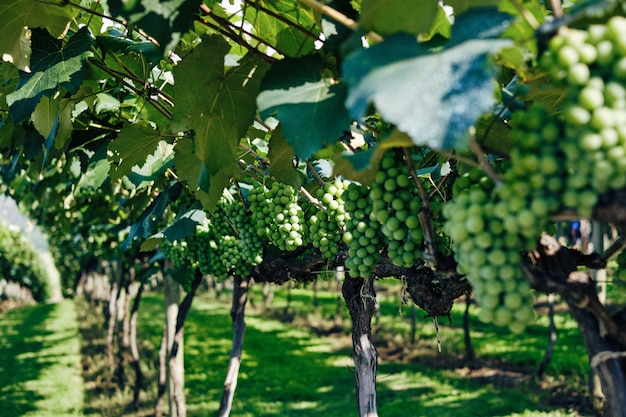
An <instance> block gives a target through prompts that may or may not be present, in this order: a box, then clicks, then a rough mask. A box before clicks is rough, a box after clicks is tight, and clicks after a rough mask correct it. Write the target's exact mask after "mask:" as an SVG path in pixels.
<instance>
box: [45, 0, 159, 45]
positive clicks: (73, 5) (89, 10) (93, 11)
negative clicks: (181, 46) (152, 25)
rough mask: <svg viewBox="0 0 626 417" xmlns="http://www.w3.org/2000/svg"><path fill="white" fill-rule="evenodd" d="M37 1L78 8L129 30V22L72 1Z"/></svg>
mask: <svg viewBox="0 0 626 417" xmlns="http://www.w3.org/2000/svg"><path fill="white" fill-rule="evenodd" d="M36 1H38V2H40V3H46V4H54V5H56V6H60V7H64V6H66V5H70V6H72V7H75V8H77V9H79V10H82V11H84V12H86V13H90V14H92V15H94V16H98V17H101V18H103V19H109V20H111V21H113V22H115V23H119V24H120V25H122V26H124V27H125V28H126V29H127V30H128V22H127V21H126V20H120V19H116V18H114V17H111V16H107V15H106V14H104V13H99V12H97V11H95V10H91V9H88V8H86V7H83V6H81V5H80V4H76V3H72V2H71V1H69V0H65V1H63V2H61V3H57V2H54V1H47V0H36ZM134 30H135V31H136V32H137V33H139V34H140V35H141V36H143V37H144V38H146V39H147V40H148V41H150V43H153V44H155V45H157V46H160V44H159V41H157V40H156V39H154V38H153V37H152V36H150V35H148V34H147V33H146V32H144V31H143V30H141V29H134Z"/></svg>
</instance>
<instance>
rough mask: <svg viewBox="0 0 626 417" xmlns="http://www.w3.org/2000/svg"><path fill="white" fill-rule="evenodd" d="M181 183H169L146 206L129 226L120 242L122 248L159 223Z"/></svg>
mask: <svg viewBox="0 0 626 417" xmlns="http://www.w3.org/2000/svg"><path fill="white" fill-rule="evenodd" d="M180 190H181V185H180V183H178V182H173V183H171V184H169V185H168V186H167V187H165V189H164V190H163V191H161V193H160V194H159V195H158V196H157V197H156V198H155V199H154V200H153V201H152V202H151V203H150V204H149V205H148V207H146V209H145V210H144V211H143V213H141V215H140V216H139V218H138V219H137V221H135V223H134V224H133V225H132V226H131V227H130V231H129V233H128V236H127V237H126V240H125V241H124V242H123V243H122V246H121V247H122V250H126V249H128V248H129V247H130V245H131V244H132V242H133V240H135V239H136V238H141V239H145V238H148V237H149V236H150V235H151V234H152V233H153V232H154V230H155V229H156V227H157V225H158V224H159V219H161V216H162V215H163V213H164V212H165V209H166V208H167V205H168V203H169V202H170V200H172V199H174V198H175V197H176V196H178V194H180Z"/></svg>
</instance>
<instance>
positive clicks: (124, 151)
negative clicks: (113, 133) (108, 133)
mask: <svg viewBox="0 0 626 417" xmlns="http://www.w3.org/2000/svg"><path fill="white" fill-rule="evenodd" d="M162 140H163V137H162V136H161V134H160V133H159V131H158V130H154V129H153V128H152V127H151V126H150V125H149V124H148V123H127V124H125V125H124V127H123V128H122V130H121V131H120V133H119V134H118V135H117V138H115V139H114V140H113V141H112V142H111V143H110V144H109V152H110V153H111V154H112V155H111V156H110V157H109V160H110V162H111V164H112V169H111V178H112V179H114V180H115V179H118V178H121V177H123V176H124V175H129V174H130V173H131V171H132V169H133V167H134V166H139V167H141V166H143V165H144V163H145V162H146V159H147V158H148V157H149V156H150V155H152V154H153V153H154V151H155V150H156V149H157V145H158V144H159V142H160V141H162Z"/></svg>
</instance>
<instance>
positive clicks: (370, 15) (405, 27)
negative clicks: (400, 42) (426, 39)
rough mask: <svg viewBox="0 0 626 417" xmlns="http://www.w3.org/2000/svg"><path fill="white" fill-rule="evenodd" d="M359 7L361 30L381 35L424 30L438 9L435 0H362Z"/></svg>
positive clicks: (426, 29)
mask: <svg viewBox="0 0 626 417" xmlns="http://www.w3.org/2000/svg"><path fill="white" fill-rule="evenodd" d="M361 7H362V9H361V19H360V20H359V24H360V26H361V27H362V28H363V30H365V31H374V32H376V33H378V34H380V35H383V36H388V35H391V34H394V33H398V32H405V33H412V34H414V35H419V34H420V33H423V32H426V31H428V30H429V29H430V28H431V27H432V26H433V24H434V23H435V20H436V18H437V11H438V10H439V9H440V7H439V5H438V1H437V0H422V1H415V0H364V1H363V3H362V6H361Z"/></svg>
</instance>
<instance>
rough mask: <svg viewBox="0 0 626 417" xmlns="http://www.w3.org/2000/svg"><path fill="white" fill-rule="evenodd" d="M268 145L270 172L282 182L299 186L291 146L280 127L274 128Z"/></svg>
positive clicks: (300, 181) (297, 172)
mask: <svg viewBox="0 0 626 417" xmlns="http://www.w3.org/2000/svg"><path fill="white" fill-rule="evenodd" d="M269 146H270V150H269V154H268V157H269V159H270V174H271V175H272V176H273V177H274V178H276V180H278V181H280V182H282V183H285V184H289V185H292V186H294V187H296V188H299V187H300V186H301V185H302V178H301V175H300V171H298V170H297V169H296V167H295V166H294V154H293V148H292V147H291V146H289V144H288V143H287V140H286V139H285V137H284V136H283V134H282V132H281V129H280V128H277V129H276V130H274V132H273V134H272V137H271V139H270V144H269Z"/></svg>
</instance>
